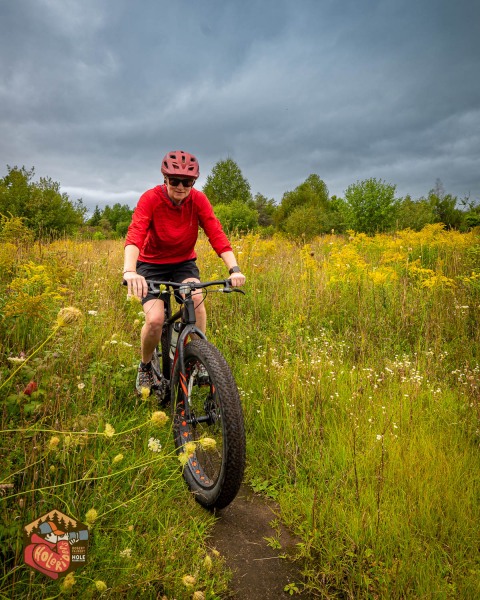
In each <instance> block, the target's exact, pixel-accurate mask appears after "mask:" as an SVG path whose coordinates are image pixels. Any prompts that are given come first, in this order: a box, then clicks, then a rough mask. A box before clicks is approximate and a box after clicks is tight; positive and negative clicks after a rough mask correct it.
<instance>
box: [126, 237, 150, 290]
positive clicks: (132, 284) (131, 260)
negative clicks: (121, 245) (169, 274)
mask: <svg viewBox="0 0 480 600" xmlns="http://www.w3.org/2000/svg"><path fill="white" fill-rule="evenodd" d="M139 254H140V250H139V249H138V248H137V246H134V245H133V244H128V246H125V258H124V261H123V278H124V279H125V281H126V282H127V287H128V293H129V294H130V295H131V296H137V298H140V299H142V298H144V297H145V296H146V295H147V292H148V286H147V282H146V281H145V277H142V275H139V274H138V273H137V259H138V255H139Z"/></svg>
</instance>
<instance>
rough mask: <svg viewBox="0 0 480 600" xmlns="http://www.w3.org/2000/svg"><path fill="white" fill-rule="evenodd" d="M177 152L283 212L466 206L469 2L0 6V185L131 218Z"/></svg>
mask: <svg viewBox="0 0 480 600" xmlns="http://www.w3.org/2000/svg"><path fill="white" fill-rule="evenodd" d="M173 149H183V150H186V151H188V152H191V153H193V154H196V156H197V157H198V159H199V162H200V169H201V178H200V180H199V182H198V187H200V188H201V187H202V185H203V183H204V182H205V178H206V176H207V175H208V174H209V173H210V172H211V169H212V167H213V166H214V165H215V163H216V162H218V161H219V160H221V159H225V158H227V157H231V158H232V159H233V160H234V161H236V163H237V164H238V165H239V167H240V169H241V170H242V173H243V175H244V177H245V178H246V179H247V180H248V181H249V183H250V185H251V189H252V193H254V194H255V193H257V192H260V193H262V194H263V195H265V196H267V197H273V198H275V199H276V200H278V201H280V200H281V197H282V195H283V193H284V192H285V191H287V190H292V189H294V188H295V187H296V186H297V185H299V184H300V183H301V182H302V181H304V180H305V179H306V178H307V177H308V175H309V174H311V173H317V174H318V175H319V176H320V177H321V178H322V179H323V180H324V181H325V183H326V184H327V187H328V188H329V190H330V194H337V195H343V192H344V190H345V189H346V188H347V187H348V185H350V184H351V183H355V182H356V181H359V180H363V179H367V178H369V177H376V178H378V179H383V180H385V181H387V182H388V183H394V184H396V186H397V195H398V196H404V195H405V194H410V195H412V196H413V197H414V198H418V197H420V196H422V195H426V194H427V193H428V191H429V190H430V189H431V188H433V187H434V185H435V180H436V179H437V178H440V179H441V180H442V182H443V185H444V187H445V190H446V191H447V192H449V193H452V194H454V195H457V196H459V197H463V196H465V195H466V194H469V193H470V195H471V198H472V199H475V200H477V201H479V200H480V2H479V0H455V1H452V0H362V1H359V0H171V1H170V2H166V1H164V0H135V1H134V0H0V176H4V175H5V174H6V172H7V167H6V165H7V164H8V165H10V166H13V165H18V166H22V165H25V166H26V167H27V168H30V167H32V166H34V167H35V172H36V176H37V177H40V176H49V177H51V178H52V179H53V180H55V181H58V182H60V184H61V186H62V190H63V191H65V192H67V193H68V194H69V196H70V198H71V199H73V200H74V199H77V198H83V200H84V202H85V204H86V205H87V206H88V207H89V208H92V207H93V206H95V204H98V205H99V206H100V207H102V206H104V205H105V204H110V205H112V204H113V203H115V202H121V203H122V204H123V203H127V204H129V205H130V206H132V207H133V206H134V205H135V204H136V202H137V200H138V197H139V196H140V194H141V193H142V192H143V191H145V190H146V189H148V188H150V187H152V186H154V185H156V184H157V183H161V182H162V178H161V176H160V171H159V168H160V161H161V158H162V157H163V155H164V154H165V153H166V152H167V151H168V150H173Z"/></svg>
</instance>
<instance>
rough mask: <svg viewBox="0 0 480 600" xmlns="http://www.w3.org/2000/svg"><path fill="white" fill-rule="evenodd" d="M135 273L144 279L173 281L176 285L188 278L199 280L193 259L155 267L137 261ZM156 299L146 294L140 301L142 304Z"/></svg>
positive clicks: (152, 264) (198, 272)
mask: <svg viewBox="0 0 480 600" xmlns="http://www.w3.org/2000/svg"><path fill="white" fill-rule="evenodd" d="M137 273H138V274H139V275H143V277H145V279H153V281H175V282H176V283H182V281H185V280H186V279H189V278H191V279H200V271H199V270H198V267H197V261H196V260H195V259H192V260H185V261H184V262H180V263H174V264H167V265H157V264H154V263H147V262H142V261H141V260H139V261H137ZM175 297H176V295H175ZM156 298H157V296H156V295H155V294H151V293H150V292H148V294H147V295H146V296H145V298H143V299H142V304H145V302H148V300H155V299H156Z"/></svg>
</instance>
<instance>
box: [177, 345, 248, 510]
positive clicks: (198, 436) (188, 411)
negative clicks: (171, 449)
mask: <svg viewBox="0 0 480 600" xmlns="http://www.w3.org/2000/svg"><path fill="white" fill-rule="evenodd" d="M184 362H185V375H186V376H185V377H184V376H183V375H181V374H180V373H179V371H178V365H177V366H176V368H175V373H174V375H173V386H172V389H173V392H174V394H175V406H174V436H175V445H176V447H177V450H178V452H179V453H180V454H181V453H184V454H185V458H184V460H185V466H184V471H183V475H184V478H185V480H186V482H187V484H188V486H189V488H190V489H191V491H192V492H193V493H194V494H195V498H196V500H197V501H198V502H199V503H200V504H201V505H202V506H204V507H206V508H210V509H213V508H224V507H225V506H227V505H228V504H230V502H231V501H232V500H233V499H234V498H235V496H236V495H237V492H238V490H239V488H240V485H241V483H242V479H243V474H244V470H245V429H244V424H243V413H242V406H241V403H240V397H239V394H238V389H237V386H236V384H235V380H234V378H233V375H232V372H231V371H230V367H229V366H228V364H227V362H226V361H225V359H224V358H223V356H222V355H221V354H220V352H219V351H218V350H217V348H215V346H213V345H212V344H211V343H210V342H208V341H207V340H193V341H191V342H190V343H188V344H187V345H186V346H185V354H184ZM190 442H193V444H191V443H190ZM187 444H188V446H187Z"/></svg>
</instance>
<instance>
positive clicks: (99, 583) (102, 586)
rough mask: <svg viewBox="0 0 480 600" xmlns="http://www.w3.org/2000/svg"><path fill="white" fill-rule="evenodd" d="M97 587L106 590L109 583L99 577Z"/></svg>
mask: <svg viewBox="0 0 480 600" xmlns="http://www.w3.org/2000/svg"><path fill="white" fill-rule="evenodd" d="M95 587H96V588H97V590H98V591H99V592H104V591H105V590H106V589H107V584H106V583H105V582H104V581H102V580H101V579H97V581H96V582H95Z"/></svg>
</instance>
